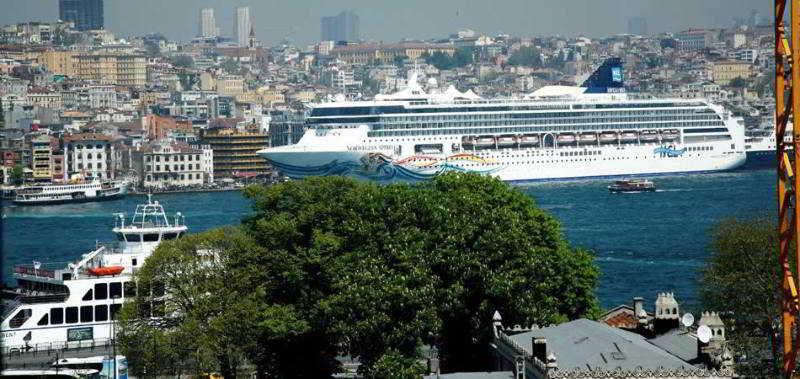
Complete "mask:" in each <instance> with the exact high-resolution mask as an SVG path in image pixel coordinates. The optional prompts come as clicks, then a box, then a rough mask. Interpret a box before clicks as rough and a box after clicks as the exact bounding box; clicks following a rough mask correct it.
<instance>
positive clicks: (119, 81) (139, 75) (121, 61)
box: [76, 53, 147, 87]
mask: <svg viewBox="0 0 800 379" xmlns="http://www.w3.org/2000/svg"><path fill="white" fill-rule="evenodd" d="M76 65H77V75H78V77H79V78H81V79H85V80H92V81H95V82H98V83H99V84H106V85H115V86H128V87H144V86H145V84H147V58H145V57H144V56H142V55H133V54H108V53H95V54H81V55H77V56H76Z"/></svg>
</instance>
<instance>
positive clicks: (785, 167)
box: [774, 0, 800, 378]
mask: <svg viewBox="0 0 800 379" xmlns="http://www.w3.org/2000/svg"><path fill="white" fill-rule="evenodd" d="M790 2H791V4H789V5H790V6H791V9H790V10H789V11H790V12H791V16H790V17H789V20H788V21H790V22H791V24H790V25H791V26H790V27H791V39H792V41H791V44H790V43H789V41H788V39H787V37H786V27H785V21H787V20H786V19H785V17H784V16H785V14H786V10H787V9H786V8H787V3H790ZM774 27H775V114H776V118H775V119H776V125H775V135H776V137H775V141H776V146H775V148H776V153H777V154H776V157H777V161H776V162H775V163H776V166H777V176H778V223H779V224H778V229H779V230H778V232H779V238H780V246H779V248H780V250H779V251H780V252H779V259H780V264H781V270H782V272H783V277H782V287H783V296H782V299H781V310H782V315H781V323H782V326H783V365H782V373H783V377H784V378H791V377H792V373H793V372H794V369H795V362H796V360H797V352H798V348H800V336H795V330H796V329H797V317H798V313H799V311H800V299H799V298H798V286H799V285H798V284H799V283H798V282H797V281H796V278H795V277H794V276H795V275H794V274H793V273H792V269H791V265H790V261H789V260H790V259H794V260H795V261H796V263H797V266H796V267H800V234H798V233H800V212H798V208H797V205H798V203H797V191H798V189H800V175H797V171H798V170H797V168H798V166H797V163H798V162H800V128H794V129H793V132H792V134H793V137H794V138H793V142H791V143H793V144H794V160H793V161H792V160H791V159H789V153H788V152H787V150H788V148H789V147H790V146H789V143H786V142H784V139H783V136H784V132H785V131H786V125H787V124H788V121H789V116H790V115H792V116H793V117H794V120H800V0H775V25H774ZM792 50H795V51H794V52H792ZM795 84H797V86H795ZM787 91H788V94H789V95H790V96H791V98H790V99H789V100H790V101H789V102H788V104H787V102H786V100H787V97H786V96H787ZM792 241H794V242H795V248H794V251H792V252H790V251H789V250H790V245H791V242H792Z"/></svg>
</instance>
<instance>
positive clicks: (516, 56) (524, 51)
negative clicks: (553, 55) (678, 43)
mask: <svg viewBox="0 0 800 379" xmlns="http://www.w3.org/2000/svg"><path fill="white" fill-rule="evenodd" d="M508 64H509V65H511V66H531V67H537V66H541V65H542V58H541V54H540V53H539V49H537V48H536V47H534V46H522V47H520V48H519V49H517V51H515V52H514V53H512V54H511V56H510V57H508Z"/></svg>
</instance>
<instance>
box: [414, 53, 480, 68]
mask: <svg viewBox="0 0 800 379" xmlns="http://www.w3.org/2000/svg"><path fill="white" fill-rule="evenodd" d="M422 58H423V59H424V60H425V62H427V63H429V64H431V65H433V66H434V67H436V68H438V69H440V70H450V69H453V68H457V67H464V66H466V65H468V64H470V63H472V61H473V52H472V49H470V48H460V49H457V50H456V51H455V52H454V53H453V55H452V56H450V55H449V54H447V53H444V52H441V51H436V52H434V53H433V54H428V53H425V54H423V55H422Z"/></svg>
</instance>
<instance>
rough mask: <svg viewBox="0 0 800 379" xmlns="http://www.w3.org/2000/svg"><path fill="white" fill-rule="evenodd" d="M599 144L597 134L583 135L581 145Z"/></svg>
mask: <svg viewBox="0 0 800 379" xmlns="http://www.w3.org/2000/svg"><path fill="white" fill-rule="evenodd" d="M595 142H597V134H595V133H582V134H581V136H580V143H595Z"/></svg>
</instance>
